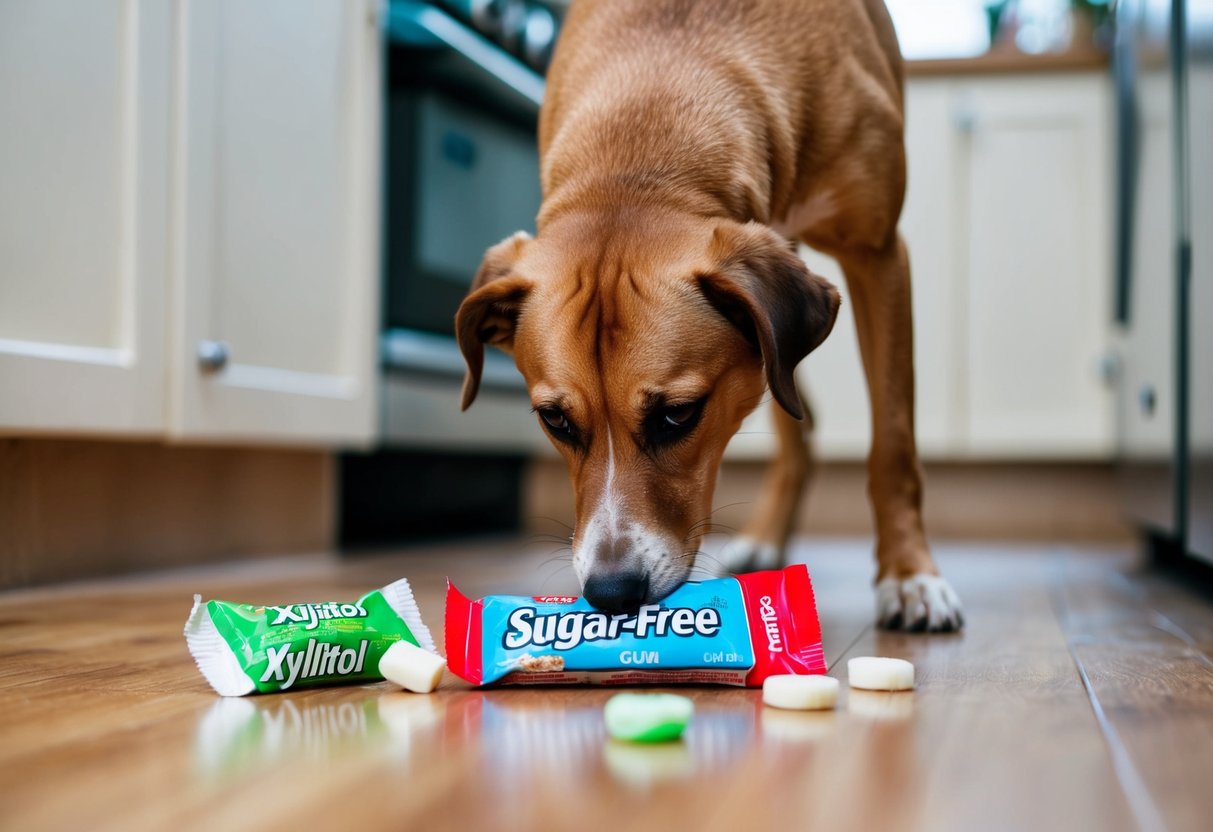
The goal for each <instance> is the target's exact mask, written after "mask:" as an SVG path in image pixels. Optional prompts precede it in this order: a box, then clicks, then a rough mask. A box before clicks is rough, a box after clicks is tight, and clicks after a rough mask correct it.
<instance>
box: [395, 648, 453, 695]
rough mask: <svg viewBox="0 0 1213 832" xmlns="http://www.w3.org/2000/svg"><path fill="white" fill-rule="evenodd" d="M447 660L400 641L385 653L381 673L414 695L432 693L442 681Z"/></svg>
mask: <svg viewBox="0 0 1213 832" xmlns="http://www.w3.org/2000/svg"><path fill="white" fill-rule="evenodd" d="M445 670H446V659H444V658H442V657H441V656H438V655H435V654H434V653H431V652H430V651H428V650H422V649H421V648H420V647H418V646H417V645H415V644H411V643H409V642H407V641H398V642H396V643H395V644H393V645H392V646H391V647H389V648H388V649H387V650H385V651H384V653H383V658H381V659H380V660H379V672H380V673H381V674H382V675H383V678H385V679H387V680H388V681H389V682H395V683H396V684H397V685H400V687H402V688H404V689H405V690H411V691H412V692H413V693H431V692H433V690H434V689H435V688H437V687H438V683H439V682H441V681H442V673H443V671H445Z"/></svg>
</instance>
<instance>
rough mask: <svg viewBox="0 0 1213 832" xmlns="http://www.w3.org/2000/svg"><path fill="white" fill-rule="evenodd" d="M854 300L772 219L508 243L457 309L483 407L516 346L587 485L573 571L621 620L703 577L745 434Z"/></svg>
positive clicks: (621, 220)
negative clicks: (765, 399) (698, 559)
mask: <svg viewBox="0 0 1213 832" xmlns="http://www.w3.org/2000/svg"><path fill="white" fill-rule="evenodd" d="M838 302H839V298H838V292H837V291H836V290H835V288H834V287H833V286H832V285H830V283H828V282H827V281H826V280H824V279H822V278H820V277H818V276H816V275H814V274H812V273H811V272H809V270H808V269H807V268H805V265H804V263H803V262H802V261H801V260H800V259H799V258H798V257H796V256H795V254H794V253H793V251H792V250H791V248H790V247H789V245H788V244H787V243H786V242H785V241H784V240H783V239H782V238H780V237H778V236H777V235H776V234H775V233H774V232H772V231H771V230H770V229H768V228H766V227H765V226H762V225H759V224H756V223H749V224H744V225H743V224H738V223H734V222H730V221H727V220H719V219H712V220H708V219H704V218H700V217H689V216H676V217H669V216H654V215H652V214H636V215H633V216H626V215H622V216H621V215H618V214H615V215H611V216H610V217H604V216H594V215H584V216H575V217H568V218H563V219H561V220H558V221H554V222H552V223H549V224H548V225H547V226H545V228H544V229H543V232H542V233H541V234H540V235H539V237H538V238H536V239H532V238H530V237H529V236H527V235H526V234H521V233H520V234H516V235H514V236H513V237H510V238H509V239H507V240H505V241H504V242H502V243H500V244H498V245H496V246H494V247H493V248H491V249H490V250H489V251H488V253H487V255H486V256H485V259H484V263H483V264H482V265H481V267H480V270H479V272H478V273H477V275H476V278H475V281H474V283H473V286H472V291H471V293H470V294H469V295H468V297H467V298H466V299H465V300H464V302H463V305H462V306H461V307H460V308H459V312H458V314H457V316H456V333H457V336H458V340H459V347H460V349H461V350H462V351H463V356H464V358H465V360H466V361H467V366H468V372H467V378H466V380H465V382H464V388H463V407H464V408H465V409H466V408H467V407H468V406H469V405H471V403H472V401H473V399H475V397H476V391H477V389H478V387H479V384H480V373H481V369H482V366H483V363H484V345H485V344H491V345H493V346H496V347H498V348H500V349H503V350H505V351H506V352H510V353H512V354H513V356H514V360H515V363H516V364H517V365H518V369H519V370H520V371H521V372H522V375H523V376H524V377H525V378H526V382H527V386H528V388H529V389H530V395H531V401H532V403H533V405H534V409H535V413H536V415H537V417H538V419H539V423H540V426H541V427H542V428H543V430H545V431H546V432H547V434H548V436H549V437H550V439H551V441H552V443H553V444H554V445H555V446H556V448H557V450H559V451H560V453H561V454H562V455H563V456H564V458H565V461H566V462H567V463H568V466H569V474H570V477H571V479H572V482H573V487H574V490H575V493H576V508H577V524H576V532H575V534H574V538H573V566H574V569H575V571H576V573H577V577H578V579H579V580H580V581H581V585H582V589H583V591H584V593H585V596H586V598H587V599H588V600H589V601H590V602H591V603H593V604H594V605H595V606H597V607H600V608H602V609H606V610H611V611H621V610H631V609H635V608H636V607H638V606H639V605H640V604H643V603H650V602H653V601H656V600H659V599H661V598H664V597H665V596H666V595H668V594H669V593H670V592H672V591H673V590H674V589H675V588H677V587H678V586H679V585H681V584H682V582H683V581H685V580H686V578H687V575H688V573H689V572H690V569H691V567H692V565H693V564H694V559H695V554H696V552H697V551H698V549H699V545H700V542H701V540H702V537H703V533H704V531H705V529H704V526H703V523H704V522H705V521H706V520H707V518H708V516H709V514H710V508H711V499H712V492H713V489H714V487H715V480H716V471H717V468H718V466H719V463H720V458H721V455H722V454H723V453H724V449H725V445H726V444H727V443H728V441H729V438H730V437H732V435H733V434H734V433H735V432H736V431H737V428H738V426H739V425H740V424H741V421H742V419H743V418H744V417H745V416H746V415H747V414H748V413H749V412H750V411H751V410H753V409H754V407H755V406H756V405H757V404H758V402H759V401H760V400H761V398H762V396H763V393H764V390H765V389H766V388H768V387H769V389H770V391H771V393H772V395H773V396H774V398H775V400H776V401H777V402H778V403H779V405H780V406H781V407H783V408H784V409H786V410H787V411H788V412H789V413H791V414H792V415H793V416H795V417H797V418H801V417H802V415H803V414H802V406H801V402H800V398H799V396H798V394H797V392H796V386H795V380H794V376H793V370H794V369H795V367H796V365H797V364H798V363H799V362H800V360H801V359H802V358H804V357H805V356H806V355H807V354H808V353H809V352H810V351H811V350H812V349H814V348H815V347H816V346H817V345H818V344H820V343H821V342H822V340H824V339H825V337H826V335H828V334H829V332H830V329H831V328H832V327H833V324H834V318H835V316H836V314H837V311H838Z"/></svg>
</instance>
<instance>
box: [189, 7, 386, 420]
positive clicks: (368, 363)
mask: <svg viewBox="0 0 1213 832" xmlns="http://www.w3.org/2000/svg"><path fill="white" fill-rule="evenodd" d="M374 8H375V7H374V5H373V4H372V3H370V2H355V3H334V2H327V0H313V2H303V3H301V2H297V0H274V2H263V3H246V2H239V0H221V2H209V3H191V4H188V5H186V6H184V7H183V9H184V14H185V19H184V22H183V24H184V25H183V38H184V43H183V44H182V49H181V53H180V61H181V64H180V69H181V77H182V79H183V81H182V85H181V88H180V91H179V94H180V110H179V112H180V124H179V129H178V136H179V137H180V141H181V146H180V147H179V153H180V158H181V159H182V167H181V169H180V170H179V171H178V174H179V176H180V181H179V182H178V186H179V187H178V193H177V202H176V206H175V207H176V209H177V216H176V218H175V219H176V222H175V229H176V232H177V235H178V236H177V241H178V243H179V250H180V254H179V257H178V259H177V261H176V262H175V263H174V268H173V270H172V275H173V277H172V296H173V298H174V299H175V305H174V308H173V316H172V320H173V323H174V326H173V338H172V351H171V359H170V362H171V369H172V372H171V374H170V378H171V379H172V384H171V390H170V405H171V406H170V409H169V414H170V418H169V429H170V432H171V433H172V435H174V436H177V437H182V438H190V439H196V438H201V439H241V440H244V439H256V440H259V441H278V440H282V441H295V440H303V441H314V440H325V441H332V442H345V441H354V442H361V441H369V440H370V439H371V437H372V435H373V433H374V430H375V424H376V422H375V417H376V412H375V399H376V396H375V388H376V378H375V376H376V373H375V370H376V347H377V333H378V318H377V312H376V310H377V305H378V298H377V288H378V256H377V255H378V248H379V246H378V227H379V205H378V193H379V187H378V178H379V173H380V164H379V123H380V119H379V109H380V104H379V99H380V94H381V90H380V83H379V72H380V52H381V49H380V33H379V30H378V27H377V23H376V21H375V20H374V18H373V16H372V15H371V11H372V10H373V9H374Z"/></svg>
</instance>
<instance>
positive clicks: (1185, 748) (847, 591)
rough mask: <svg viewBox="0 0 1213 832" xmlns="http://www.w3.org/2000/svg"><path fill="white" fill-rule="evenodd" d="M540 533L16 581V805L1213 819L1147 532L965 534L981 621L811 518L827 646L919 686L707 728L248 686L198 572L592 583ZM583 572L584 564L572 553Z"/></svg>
mask: <svg viewBox="0 0 1213 832" xmlns="http://www.w3.org/2000/svg"><path fill="white" fill-rule="evenodd" d="M522 548H523V547H522V546H521V545H518V544H512V543H511V544H497V545H491V546H490V545H482V546H476V547H469V546H464V547H461V548H458V549H452V548H446V549H442V548H433V549H428V550H425V551H418V552H413V553H406V554H399V555H394V556H383V557H370V558H362V559H357V560H347V561H340V560H336V559H333V558H325V557H301V558H295V559H290V560H285V561H279V562H260V563H256V564H250V565H245V566H240V567H235V568H228V569H210V570H208V571H194V572H189V573H186V572H177V573H173V574H170V575H161V576H157V577H147V578H140V579H125V580H122V581H115V582H107V583H93V584H78V585H74V586H70V587H61V588H55V589H47V590H38V591H22V592H15V593H9V594H7V595H0V829H4V830H36V829H89V830H96V829H115V830H135V829H178V828H203V827H205V828H206V829H208V830H216V831H219V832H229V830H238V829H259V830H268V829H279V828H282V829H286V828H290V829H307V830H318V829H333V830H358V831H359V832H363V831H364V830H377V829H393V830H430V829H436V828H453V829H456V828H457V829H461V830H477V829H485V828H502V829H519V830H524V829H526V830H529V829H542V830H547V829H558V828H569V829H578V830H593V829H608V828H610V829H657V830H663V832H664V831H665V830H676V829H696V830H701V829H703V830H706V829H719V830H753V829H764V828H766V829H783V828H800V829H806V828H816V829H826V830H834V829H859V830H876V829H931V830H1001V829H1026V830H1040V829H1066V830H1080V829H1091V830H1120V829H1134V828H1140V829H1150V830H1153V829H1176V830H1196V829H1209V828H1213V663H1211V662H1210V656H1211V655H1213V606H1211V605H1209V604H1208V602H1206V601H1204V600H1201V599H1200V598H1198V597H1197V596H1195V595H1192V594H1190V593H1188V592H1187V591H1185V590H1182V589H1178V588H1176V587H1175V586H1173V585H1171V584H1168V583H1167V582H1165V581H1163V580H1162V579H1159V578H1155V577H1150V576H1141V575H1136V574H1135V573H1134V572H1133V567H1132V563H1131V559H1130V558H1129V557H1128V556H1127V555H1125V554H1123V553H1121V554H1117V553H1108V552H1095V551H1086V550H1083V549H1081V548H1074V547H1068V548H1061V549H1047V548H1041V547H1016V548H1011V547H994V546H990V545H988V544H983V545H980V546H961V545H949V546H945V547H941V548H940V551H939V556H940V560H941V564H942V566H943V568H944V571H945V572H946V573H947V574H948V575H949V576H950V577H951V579H952V582H953V584H954V585H955V586H956V588H957V590H958V591H959V592H960V594H961V596H962V598H963V599H964V601H965V603H966V607H967V617H968V629H967V630H966V631H965V632H964V633H963V634H961V635H943V636H922V635H892V634H887V633H879V632H876V631H874V630H873V629H872V628H871V626H870V617H871V615H870V613H871V610H870V607H871V598H870V590H869V589H868V586H867V583H868V578H869V561H868V556H867V546H866V544H863V543H860V542H852V541H820V540H813V541H803V542H802V544H801V545H800V546H799V547H798V549H797V555H798V556H799V557H800V558H802V559H804V560H806V561H807V562H808V563H809V567H810V570H811V572H812V574H813V578H814V583H815V585H816V589H817V595H818V600H819V604H820V612H821V616H822V624H823V630H824V634H825V646H826V655H827V657H828V659H829V661H830V665H831V667H833V668H834V669H835V671H834V672H837V671H838V670H843V671H845V659H846V658H847V657H850V656H856V655H870V654H874V655H887V656H901V657H905V658H908V659H910V660H912V661H913V662H914V663H915V664H916V666H917V669H918V679H919V687H918V690H917V691H916V692H914V693H912V694H875V693H861V692H858V691H855V692H849V693H846V692H845V691H844V698H843V702H842V703H841V705H840V707H839V709H838V710H837V711H836V712H832V713H824V714H797V713H786V712H777V711H771V710H766V709H764V708H763V707H762V705H761V702H760V696H759V693H758V692H756V691H751V690H737V689H728V688H694V689H690V690H689V691H686V692H688V693H689V695H691V696H692V697H694V699H695V701H696V707H697V710H696V715H695V720H694V723H693V725H692V727H691V728H690V729H689V732H688V735H687V737H686V738H685V741H683V742H681V743H678V744H673V745H664V746H656V747H642V746H640V747H638V746H629V745H621V744H616V743H613V742H608V741H607V740H606V739H605V738H604V734H603V726H602V704H603V702H604V701H605V699H606V698H607V697H608V696H609V695H610V693H609V692H607V691H603V690H596V689H591V688H579V689H547V690H534V689H527V690H521V689H496V690H487V691H478V690H470V689H468V688H467V686H466V685H463V684H462V683H459V682H457V681H456V680H450V679H448V681H447V682H446V683H444V687H443V688H442V689H441V690H440V691H439V692H438V693H437V694H435V695H432V696H421V695H412V694H407V693H401V692H393V690H392V689H391V686H390V685H388V684H386V683H380V684H375V685H365V686H350V687H339V688H329V689H324V690H317V691H312V692H307V691H300V692H296V693H290V694H280V695H271V696H260V697H247V698H243V699H221V698H219V697H217V696H216V695H214V694H213V693H212V692H211V690H210V688H209V687H207V685H206V684H205V682H204V681H203V679H202V677H201V676H200V675H199V674H198V672H197V671H196V670H195V668H194V665H193V662H192V661H191V659H190V657H189V655H188V653H187V652H186V648H185V642H184V639H183V638H182V635H181V630H182V625H183V624H184V621H185V617H186V614H187V612H188V611H189V607H190V599H191V595H192V593H194V592H201V593H203V594H204V596H206V597H219V598H226V599H229V600H240V601H256V602H262V603H273V602H277V603H284V602H289V601H324V600H344V599H353V598H356V597H357V596H359V595H361V594H362V593H363V592H365V591H367V590H368V589H371V588H373V587H375V586H377V585H380V584H383V583H386V582H388V581H389V580H391V579H394V578H396V577H398V576H399V575H402V574H403V575H406V576H408V577H409V578H410V579H412V581H413V583H414V587H415V589H416V590H417V593H418V596H419V600H420V602H421V604H422V612H423V614H424V615H425V616H426V618H427V619H428V621H429V622H430V626H431V627H432V628H434V629H435V635H436V636H439V637H440V635H441V634H440V622H441V620H442V604H441V593H442V589H443V579H444V576H446V575H447V574H450V575H451V576H452V577H453V578H454V579H455V580H456V582H457V583H458V584H459V585H460V587H461V588H462V589H464V590H465V591H467V592H469V593H476V594H483V593H486V592H491V591H497V592H500V591H512V592H520V593H526V594H531V593H532V592H537V591H539V590H540V587H542V589H543V591H545V592H552V593H555V592H562V591H568V590H569V589H570V581H571V578H570V576H569V572H568V570H567V569H562V567H563V566H564V562H563V561H560V560H556V561H553V562H550V563H543V561H544V560H545V555H544V554H541V553H536V554H532V555H522V554H515V553H516V552H520V551H521V549H522ZM553 570H557V574H555V575H554V576H552V577H548V575H549V573H551V572H553Z"/></svg>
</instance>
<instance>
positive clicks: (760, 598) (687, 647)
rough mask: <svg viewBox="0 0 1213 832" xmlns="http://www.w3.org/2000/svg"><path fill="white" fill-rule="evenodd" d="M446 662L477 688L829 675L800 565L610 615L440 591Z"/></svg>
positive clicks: (564, 602) (554, 600) (567, 603)
mask: <svg viewBox="0 0 1213 832" xmlns="http://www.w3.org/2000/svg"><path fill="white" fill-rule="evenodd" d="M446 647H447V665H448V667H449V668H450V669H451V671H452V672H453V673H455V674H456V675H458V676H460V677H462V678H464V679H466V680H467V681H469V682H471V683H472V684H476V685H482V684H489V683H490V682H501V683H504V684H548V685H550V684H586V683H593V684H603V685H629V684H640V683H653V684H673V683H683V682H690V683H716V684H724V685H745V686H749V687H758V686H761V685H762V680H763V679H765V678H766V677H767V676H771V675H774V674H780V673H798V674H807V673H825V672H826V663H825V657H824V655H823V652H822V645H821V626H820V624H819V623H818V620H817V606H816V602H815V601H814V598H813V585H812V582H811V581H810V580H809V571H808V569H807V568H805V567H804V566H789V567H788V568H787V569H783V570H778V571H770V572H754V573H751V574H749V575H738V576H736V577H732V578H719V579H717V580H712V581H703V582H701V583H687V584H683V585H682V586H681V587H679V588H678V589H677V590H675V591H674V592H673V593H672V594H671V595H670V596H669V597H667V598H665V599H664V600H663V601H661V602H660V603H656V604H648V605H645V606H642V607H641V608H640V609H639V610H637V611H636V612H635V613H631V614H627V615H612V614H610V613H606V612H600V611H598V610H596V609H594V608H593V607H592V606H590V604H589V603H588V602H587V601H586V600H585V599H583V598H575V597H572V596H552V595H537V596H511V595H490V596H488V597H486V598H481V599H480V600H478V601H473V600H471V599H469V598H467V597H466V596H465V595H463V594H462V593H461V592H460V591H459V590H458V589H456V588H455V587H454V586H453V585H449V584H448V587H447V598H446Z"/></svg>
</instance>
